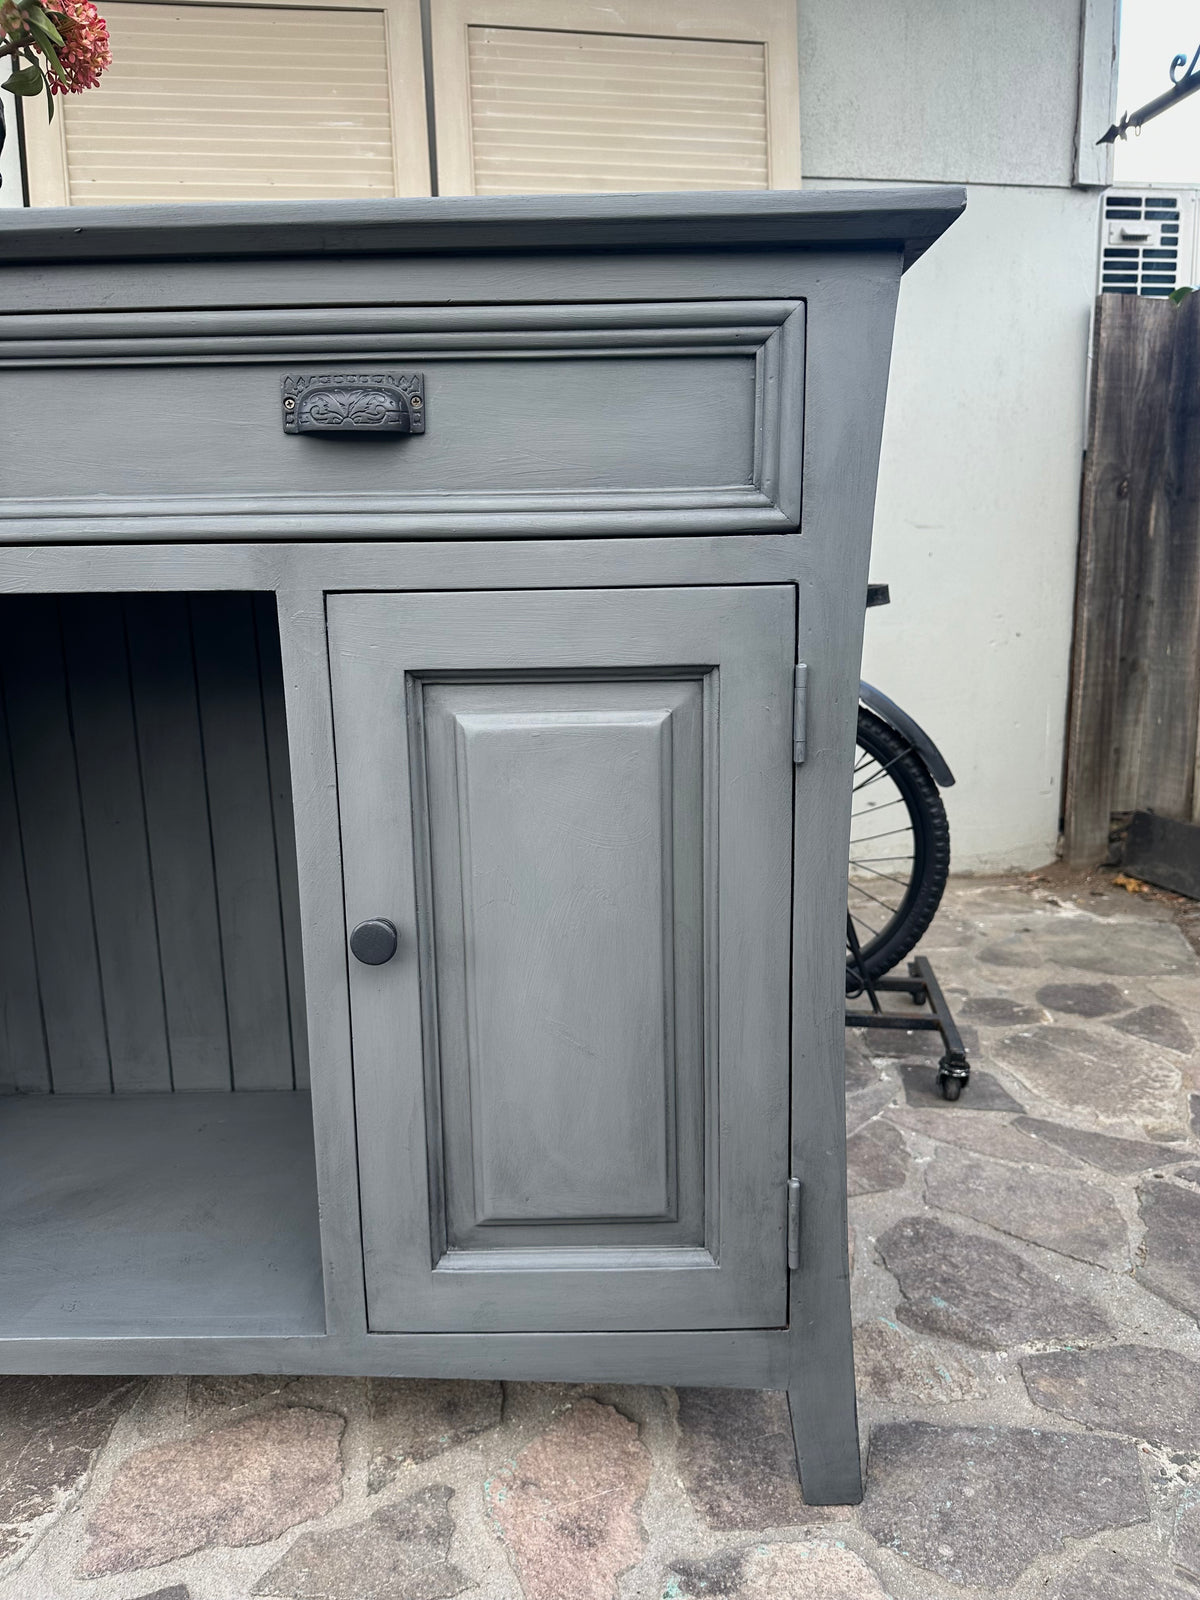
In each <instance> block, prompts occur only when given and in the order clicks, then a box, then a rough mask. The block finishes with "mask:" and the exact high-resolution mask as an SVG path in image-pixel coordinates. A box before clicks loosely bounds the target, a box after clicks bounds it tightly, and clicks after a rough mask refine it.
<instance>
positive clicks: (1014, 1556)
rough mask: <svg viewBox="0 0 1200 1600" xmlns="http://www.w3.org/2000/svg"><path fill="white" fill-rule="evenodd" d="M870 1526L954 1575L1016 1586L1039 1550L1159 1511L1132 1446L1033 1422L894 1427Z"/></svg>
mask: <svg viewBox="0 0 1200 1600" xmlns="http://www.w3.org/2000/svg"><path fill="white" fill-rule="evenodd" d="M869 1471H870V1492H869V1494H868V1495H867V1499H866V1501H865V1503H864V1508H863V1517H862V1522H863V1526H864V1527H865V1528H866V1529H867V1531H868V1532H869V1533H870V1534H871V1535H872V1537H873V1538H874V1539H876V1540H878V1542H879V1543H880V1544H881V1545H884V1546H887V1547H888V1548H890V1549H892V1550H895V1551H897V1552H898V1553H899V1554H900V1555H903V1556H904V1557H906V1558H907V1559H908V1560H909V1561H912V1562H915V1563H916V1564H917V1565H918V1566H920V1567H924V1568H925V1569H926V1570H927V1571H929V1572H936V1573H939V1574H940V1575H941V1576H942V1577H944V1578H949V1579H951V1580H952V1581H953V1582H955V1583H975V1584H986V1585H988V1586H989V1587H994V1586H995V1585H996V1584H997V1582H1001V1583H1012V1582H1013V1581H1014V1580H1015V1579H1016V1578H1018V1577H1019V1576H1020V1574H1021V1573H1022V1572H1023V1571H1024V1569H1025V1568H1026V1567H1027V1566H1028V1565H1029V1564H1030V1562H1031V1561H1033V1560H1034V1559H1035V1557H1037V1556H1039V1555H1042V1554H1044V1553H1045V1552H1047V1551H1051V1550H1059V1549H1061V1548H1062V1544H1063V1540H1064V1539H1083V1538H1086V1537H1087V1536H1088V1535H1089V1534H1093V1533H1097V1532H1098V1531H1099V1530H1100V1529H1101V1528H1113V1527H1124V1526H1127V1525H1128V1524H1130V1523H1137V1522H1145V1521H1147V1520H1148V1519H1149V1511H1148V1509H1147V1505H1146V1498H1145V1494H1144V1493H1143V1490H1142V1477H1141V1472H1140V1471H1139V1468H1138V1459H1137V1451H1136V1449H1135V1448H1134V1446H1133V1445H1132V1444H1131V1443H1128V1442H1124V1441H1120V1440H1114V1439H1105V1438H1101V1437H1100V1436H1098V1435H1091V1434H1084V1433H1050V1432H1043V1431H1041V1430H1034V1429H1031V1428H941V1427H933V1426H931V1425H930V1424H928V1423H925V1422H896V1423H884V1424H883V1425H882V1426H880V1427H878V1428H876V1429H875V1430H874V1432H873V1434H872V1437H871V1454H870V1461H869Z"/></svg>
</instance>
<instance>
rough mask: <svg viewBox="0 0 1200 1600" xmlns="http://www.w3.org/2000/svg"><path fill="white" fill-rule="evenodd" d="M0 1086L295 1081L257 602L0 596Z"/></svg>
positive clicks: (291, 911) (284, 879)
mask: <svg viewBox="0 0 1200 1600" xmlns="http://www.w3.org/2000/svg"><path fill="white" fill-rule="evenodd" d="M0 687H2V690H3V693H2V696H0V1091H3V1092H8V1093H12V1092H16V1093H45V1092H51V1093H58V1094H109V1093H137V1092H153V1091H169V1090H199V1089H210V1090H228V1089H238V1090H248V1089H291V1088H292V1087H293V1086H295V1085H297V1084H303V1083H305V1082H306V1081H307V1056H306V1046H305V1034H304V1021H303V986H302V976H301V965H300V945H299V909H298V900H297V888H296V859H295V842H294V837H293V827H292V811H291V790H290V779H289V773H288V755H287V728H286V722H285V719H284V705H283V675H282V667H281V663H280V658H279V633H278V627H277V624H276V620H275V614H274V598H273V597H272V596H269V595H250V594H211V595H191V596H189V595H182V594H179V595H130V596H120V595H78V596H64V597H62V598H61V599H56V598H55V597H53V596H42V595H37V596H10V597H5V598H4V599H2V600H0Z"/></svg>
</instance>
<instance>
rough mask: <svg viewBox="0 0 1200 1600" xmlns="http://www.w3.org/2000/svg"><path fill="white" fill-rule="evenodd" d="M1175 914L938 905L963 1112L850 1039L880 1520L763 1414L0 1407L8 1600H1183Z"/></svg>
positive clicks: (252, 1385) (1192, 988)
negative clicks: (961, 1041)
mask: <svg viewBox="0 0 1200 1600" xmlns="http://www.w3.org/2000/svg"><path fill="white" fill-rule="evenodd" d="M1178 914H1179V913H1178V912H1177V910H1175V909H1173V908H1172V906H1171V905H1170V904H1168V903H1167V902H1165V901H1163V902H1159V901H1156V900H1154V899H1153V898H1152V897H1150V896H1141V895H1139V896H1137V897H1131V896H1128V895H1126V894H1125V893H1123V892H1122V891H1120V890H1113V889H1110V888H1109V887H1108V886H1107V885H1106V883H1105V881H1104V880H1103V879H1099V880H1097V879H1093V880H1091V881H1090V882H1089V883H1087V884H1085V885H1078V884H1077V885H1072V884H1071V883H1070V882H1069V881H1068V882H1067V883H1066V885H1065V886H1064V885H1063V884H1062V883H1059V882H1057V881H1053V882H1052V881H1046V882H1042V881H1039V879H1037V878H1033V879H1014V880H1011V881H1009V882H1005V883H995V882H992V883H987V882H972V881H970V880H963V881H960V882H952V884H951V886H950V888H949V890H948V893H947V897H946V902H945V905H944V907H943V911H942V913H941V914H940V915H939V917H938V919H937V921H936V922H935V924H934V926H933V928H932V929H931V931H930V934H929V936H928V938H927V940H926V941H925V946H924V948H925V951H926V953H927V954H929V955H930V957H931V959H932V960H933V963H934V966H935V969H936V971H937V973H938V976H939V978H940V979H941V981H942V984H943V988H944V990H945V992H946V994H947V996H948V997H949V998H950V1000H951V1004H952V1005H953V1006H954V1007H955V1008H956V1011H957V1015H958V1017H959V1019H960V1023H961V1025H962V1027H963V1032H964V1035H965V1037H966V1038H967V1040H968V1043H969V1047H970V1049H971V1058H972V1067H973V1073H972V1080H971V1083H970V1086H969V1087H968V1089H967V1090H966V1092H965V1093H964V1095H963V1097H962V1099H961V1100H960V1101H959V1102H958V1103H957V1104H955V1105H947V1103H946V1102H945V1101H944V1100H942V1099H941V1097H940V1096H939V1095H938V1093H937V1087H936V1065H937V1058H938V1055H939V1054H940V1052H941V1044H940V1041H939V1040H938V1039H937V1038H936V1037H935V1036H932V1035H930V1034H926V1033H919V1032H911V1031H908V1030H905V1031H903V1032H898V1033H893V1034H889V1035H887V1036H885V1037H882V1038H881V1037H880V1036H878V1035H876V1036H875V1037H874V1038H872V1037H871V1035H870V1034H869V1033H867V1032H856V1033H850V1034H848V1035H847V1041H846V1067H847V1096H846V1108H847V1127H848V1132H849V1134H850V1135H851V1137H850V1140H849V1154H850V1185H849V1186H850V1189H851V1191H852V1192H851V1198H850V1228H849V1230H848V1239H849V1244H850V1261H851V1269H852V1271H851V1283H850V1289H851V1299H852V1304H853V1308H854V1323H855V1349H856V1363H857V1375H858V1396H859V1413H860V1418H861V1424H862V1439H863V1449H864V1459H865V1461H866V1468H867V1474H866V1498H865V1500H864V1503H863V1505H862V1506H860V1507H854V1508H849V1507H814V1506H808V1505H806V1503H805V1501H804V1499H803V1496H802V1494H801V1492H800V1488H799V1485H798V1484H797V1481H796V1475H795V1467H794V1461H793V1456H792V1442H791V1429H790V1421H789V1417H788V1410H787V1403H786V1398H785V1396H784V1395H783V1394H781V1393H778V1392H769V1393H756V1392H754V1391H748V1390H737V1389H729V1390H727V1389H695V1388H683V1389H680V1390H678V1391H676V1392H673V1391H670V1390H661V1389H638V1388H635V1387H632V1386H609V1385H595V1384H593V1385H587V1384H584V1383H580V1384H577V1385H570V1384H563V1383H544V1384H524V1383H505V1384H503V1385H502V1384H498V1383H491V1382H482V1381H478V1382H473V1383H465V1382H463V1383H460V1382H450V1381H434V1380H407V1379H401V1378H396V1379H378V1380H366V1379H363V1378H319V1377H301V1378H296V1377H291V1376H287V1375H283V1376H280V1375H270V1374H259V1375H257V1376H255V1375H250V1376H241V1375H236V1374H235V1375H215V1376H203V1375H201V1376H196V1377H193V1378H190V1379H189V1378H152V1379H149V1380H142V1379H135V1380H129V1379H119V1378H61V1379H60V1378H53V1379H31V1378H7V1379H0V1600H251V1597H253V1600H384V1597H386V1600H441V1597H442V1596H446V1597H450V1596H456V1595H462V1596H471V1597H478V1600H717V1597H723V1600H952V1597H953V1596H954V1595H956V1594H960V1595H961V1596H962V1600H1185V1597H1188V1596H1191V1597H1192V1600H1197V1597H1200V1326H1198V1325H1197V1324H1198V1322H1200V1243H1198V1241H1200V1047H1198V1046H1200V959H1198V958H1197V956H1196V954H1195V952H1194V950H1193V948H1192V947H1191V946H1189V944H1188V943H1187V942H1186V941H1185V940H1184V939H1183V938H1182V937H1181V935H1180V931H1179V927H1177V926H1176V925H1175V924H1174V922H1173V920H1172V919H1173V918H1174V917H1176V916H1177V915H1178ZM1193 922H1194V923H1195V924H1196V927H1197V929H1200V916H1197V917H1194V918H1193ZM891 1003H892V1002H889V1004H891ZM896 1003H897V1004H899V1002H896ZM1189 1097H1190V1098H1189ZM1126 1231H1128V1238H1126ZM578 1376H579V1377H580V1378H586V1377H587V1376H588V1375H587V1374H586V1373H580V1374H578ZM781 1380H782V1373H781V1374H780V1381H781ZM92 1574H95V1575H92Z"/></svg>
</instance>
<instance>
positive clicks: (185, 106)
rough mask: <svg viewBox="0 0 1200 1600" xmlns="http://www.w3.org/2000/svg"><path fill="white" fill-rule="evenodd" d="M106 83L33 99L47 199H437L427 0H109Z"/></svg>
mask: <svg viewBox="0 0 1200 1600" xmlns="http://www.w3.org/2000/svg"><path fill="white" fill-rule="evenodd" d="M101 6H102V14H103V16H104V17H105V19H106V21H107V22H108V27H109V33H110V36H111V38H112V47H113V64H112V66H111V67H110V68H109V69H108V71H107V72H106V73H105V74H104V76H103V78H102V79H101V81H100V86H99V87H98V88H96V89H92V90H88V91H86V92H85V93H83V94H79V95H67V96H62V97H60V98H59V99H58V100H57V102H56V105H55V110H56V113H57V115H56V116H55V118H54V122H53V123H52V124H50V125H49V126H48V125H47V123H46V110H45V105H44V102H43V101H42V100H40V99H38V100H33V101H26V102H25V129H26V152H27V156H26V159H27V164H28V173H29V191H30V194H29V198H30V200H31V202H32V203H33V204H34V205H120V204H136V203H139V202H150V201H158V202H163V201H168V202H169V201H176V200H305V199H315V198H318V197H334V196H340V197H354V198H358V199H367V198H369V197H370V196H373V195H396V194H428V193H429V160H428V139H427V128H426V117H425V92H424V73H423V69H422V59H421V23H420V12H419V5H418V0H376V3H375V4H371V3H370V0H366V3H362V0H360V3H358V4H348V3H346V0H322V4H321V5H320V6H316V7H312V8H311V9H310V8H301V7H298V6H281V5H272V4H260V3H257V0H249V3H242V4H238V5H159V4H155V3H149V0H109V3H108V4H104V0H101Z"/></svg>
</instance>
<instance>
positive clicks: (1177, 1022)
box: [1108, 1005, 1196, 1055]
mask: <svg viewBox="0 0 1200 1600" xmlns="http://www.w3.org/2000/svg"><path fill="white" fill-rule="evenodd" d="M1108 1025H1109V1027H1110V1028H1119V1029H1120V1030H1121V1032H1122V1033H1128V1034H1132V1035H1133V1037H1134V1038H1135V1039H1148V1040H1149V1042H1150V1043H1151V1044H1159V1045H1162V1046H1163V1047H1164V1048H1165V1049H1167V1050H1174V1051H1175V1052H1176V1054H1177V1055H1188V1054H1189V1053H1190V1052H1191V1051H1192V1050H1194V1049H1195V1047H1196V1041H1195V1039H1194V1038H1193V1037H1192V1030H1191V1029H1190V1028H1189V1027H1188V1025H1187V1023H1186V1022H1185V1021H1184V1020H1183V1018H1182V1017H1181V1016H1180V1015H1179V1013H1178V1011H1175V1010H1174V1009H1173V1008H1172V1007H1171V1006H1164V1005H1152V1006H1140V1007H1139V1008H1138V1010H1136V1011H1130V1012H1129V1013H1128V1015H1126V1016H1124V1017H1110V1018H1109V1023H1108Z"/></svg>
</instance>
